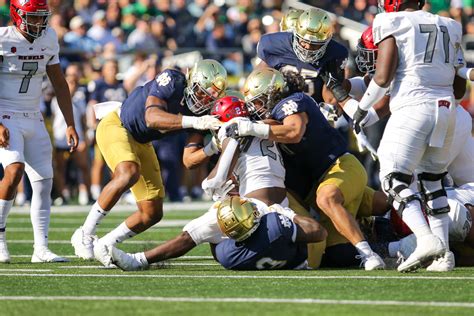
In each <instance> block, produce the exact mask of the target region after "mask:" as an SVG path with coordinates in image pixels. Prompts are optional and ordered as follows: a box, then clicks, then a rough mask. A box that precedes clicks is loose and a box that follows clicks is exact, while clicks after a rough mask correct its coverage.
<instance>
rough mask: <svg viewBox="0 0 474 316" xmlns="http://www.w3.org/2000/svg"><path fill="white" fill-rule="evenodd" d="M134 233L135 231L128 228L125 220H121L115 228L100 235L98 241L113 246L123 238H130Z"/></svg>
mask: <svg viewBox="0 0 474 316" xmlns="http://www.w3.org/2000/svg"><path fill="white" fill-rule="evenodd" d="M136 234H137V233H135V232H133V231H132V230H130V228H128V227H127V225H126V224H125V222H123V223H122V224H120V225H119V226H118V227H117V228H115V229H114V230H112V231H111V232H110V233H108V234H107V235H105V236H104V237H102V238H101V239H100V242H102V243H104V244H105V245H107V246H113V245H115V244H116V243H121V242H122V241H124V240H127V239H129V238H132V237H133V236H135V235H136Z"/></svg>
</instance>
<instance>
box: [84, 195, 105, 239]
mask: <svg viewBox="0 0 474 316" xmlns="http://www.w3.org/2000/svg"><path fill="white" fill-rule="evenodd" d="M108 213H109V212H107V211H104V209H103V208H102V207H100V205H99V202H95V203H94V205H92V207H91V210H90V212H89V214H88V215H87V218H86V220H85V221H84V224H83V225H82V231H83V232H84V235H95V232H96V229H97V226H98V225H99V224H100V222H101V221H102V219H103V218H104V217H105V216H106V215H107V214H108Z"/></svg>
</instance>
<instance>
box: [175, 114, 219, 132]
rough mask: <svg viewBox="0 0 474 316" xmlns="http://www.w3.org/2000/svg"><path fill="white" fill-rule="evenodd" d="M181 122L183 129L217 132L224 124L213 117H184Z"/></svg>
mask: <svg viewBox="0 0 474 316" xmlns="http://www.w3.org/2000/svg"><path fill="white" fill-rule="evenodd" d="M181 122H182V123H181V125H182V126H183V128H194V129H197V130H217V129H219V127H220V126H221V125H222V122H221V121H219V119H218V118H217V117H215V116H213V115H203V116H183V117H182V121H181Z"/></svg>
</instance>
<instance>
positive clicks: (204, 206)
mask: <svg viewBox="0 0 474 316" xmlns="http://www.w3.org/2000/svg"><path fill="white" fill-rule="evenodd" d="M213 203H214V202H212V201H211V202H183V203H166V202H165V203H163V210H164V212H165V213H166V212H173V211H207V210H208V209H209V208H210V207H211V206H212V204H213ZM90 209H91V206H90V205H85V206H80V205H65V206H52V213H53V214H68V213H89V211H90ZM136 210H137V207H136V206H135V205H116V206H115V207H114V208H113V209H112V212H113V213H119V212H134V211H136ZM11 213H12V214H30V207H29V206H14V207H12V210H11Z"/></svg>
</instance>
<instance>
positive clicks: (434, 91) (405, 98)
mask: <svg viewBox="0 0 474 316" xmlns="http://www.w3.org/2000/svg"><path fill="white" fill-rule="evenodd" d="M379 2H380V4H381V6H383V8H384V9H385V11H386V12H387V13H383V14H380V15H378V16H377V17H376V19H375V21H374V25H373V28H374V40H375V41H374V42H375V44H377V46H378V58H377V59H378V60H377V69H376V71H375V75H374V78H373V80H372V81H371V83H370V84H369V86H368V88H367V91H366V92H365V94H364V96H363V97H362V99H361V101H360V103H359V105H358V109H357V111H356V113H355V114H354V121H355V125H359V124H360V123H361V122H362V121H363V119H364V118H365V116H366V115H367V111H368V110H369V109H370V108H371V107H372V106H373V105H374V104H375V103H376V102H377V101H378V100H380V99H381V98H382V97H383V96H384V95H385V94H386V93H387V91H388V86H389V85H390V84H391V90H390V94H391V96H390V110H391V113H392V116H391V118H390V120H389V122H388V124H387V127H386V129H385V132H384V135H383V138H382V141H381V145H380V147H379V151H378V154H379V158H380V169H381V170H380V178H381V182H382V184H383V185H382V187H383V189H384V191H385V192H386V193H387V194H388V195H389V198H390V200H391V201H390V202H391V204H392V205H393V206H394V207H395V208H396V209H397V210H398V212H399V213H400V214H401V216H402V219H403V220H404V222H406V223H407V225H408V226H409V227H410V229H411V230H412V231H413V232H414V233H415V235H416V237H417V245H418V246H417V248H416V250H415V252H414V253H413V254H412V255H411V256H410V257H408V258H407V260H406V261H405V262H404V263H402V264H401V265H400V266H399V267H398V270H399V271H401V272H406V271H411V270H414V269H417V268H419V267H420V266H421V265H423V263H425V262H428V261H429V260H431V259H433V258H437V257H441V256H444V255H445V253H446V248H447V247H448V221H449V218H448V215H447V213H448V212H449V206H448V202H447V198H446V191H445V190H444V188H443V186H442V182H441V180H442V178H443V177H444V175H445V172H446V167H447V164H448V160H449V151H448V150H446V148H449V146H450V145H451V142H452V138H453V133H454V126H455V121H456V113H455V112H456V105H455V102H454V95H453V87H452V85H453V80H454V75H455V64H456V56H457V50H458V48H459V46H460V42H461V37H462V30H461V25H460V24H459V23H457V22H455V21H454V20H452V19H448V18H443V17H439V16H437V15H433V14H430V13H428V12H424V11H421V10H420V9H421V8H422V6H423V5H424V1H414V0H403V1H402V0H398V1H379ZM395 25H396V27H395ZM401 42H403V43H404V44H403V45H400V44H399V43H401ZM394 60H398V63H394V62H393V61H394ZM336 98H337V96H336ZM354 102H355V101H354ZM416 168H418V170H420V171H421V173H420V174H419V175H418V179H419V180H420V185H421V189H422V196H423V203H424V205H425V208H426V210H427V213H428V218H429V221H430V226H428V225H427V223H426V222H425V220H424V218H423V214H422V212H421V205H420V204H421V201H420V199H419V198H418V196H417V195H416V193H415V190H414V189H413V188H412V187H411V184H412V180H413V176H412V175H413V173H414V172H415V169H416Z"/></svg>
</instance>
